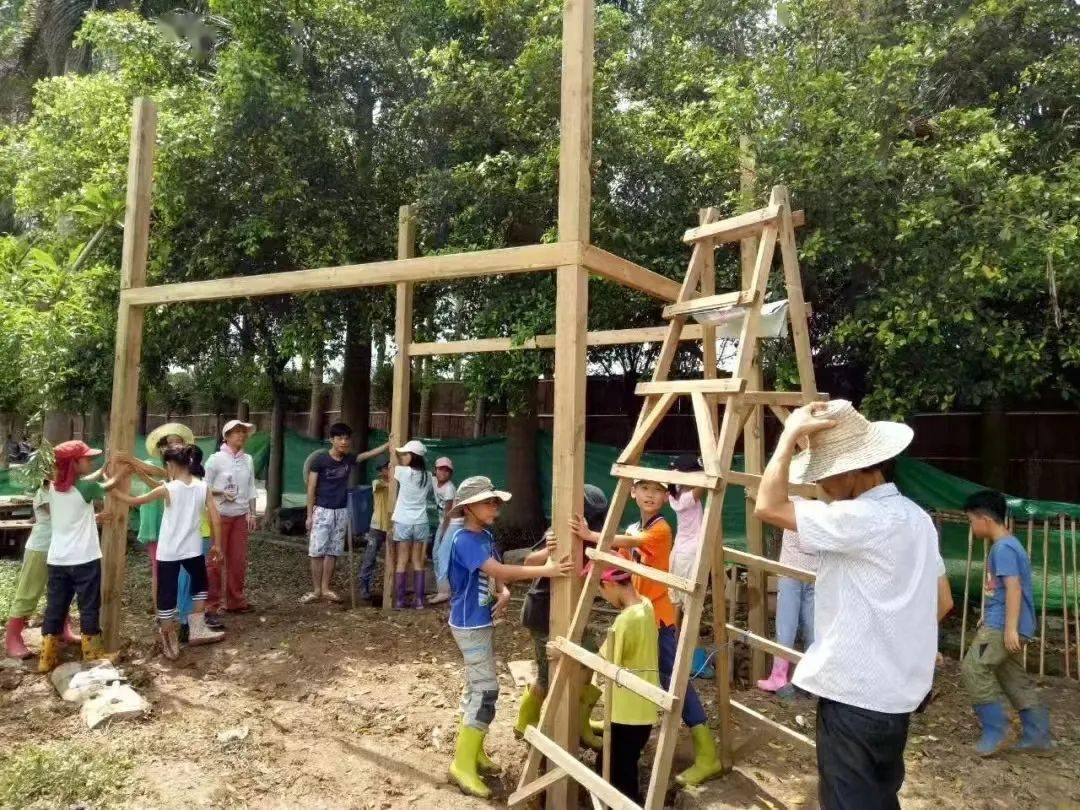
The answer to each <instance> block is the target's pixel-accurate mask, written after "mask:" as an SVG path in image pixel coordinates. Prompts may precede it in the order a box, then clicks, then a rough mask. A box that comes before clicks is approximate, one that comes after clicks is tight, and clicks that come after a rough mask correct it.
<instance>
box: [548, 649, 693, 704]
mask: <svg viewBox="0 0 1080 810" xmlns="http://www.w3.org/2000/svg"><path fill="white" fill-rule="evenodd" d="M549 644H550V645H551V646H552V647H554V648H555V649H556V650H558V651H559V652H560V653H562V654H563V655H568V656H570V657H571V658H573V659H574V660H575V661H577V662H578V663H579V664H582V665H583V666H586V667H588V668H589V669H591V670H592V671H593V672H596V673H599V674H600V675H602V676H603V677H605V678H607V679H608V680H609V681H611V682H612V683H614V684H615V685H616V686H622V687H625V688H626V689H629V690H630V691H631V692H633V693H635V694H637V695H640V696H641V697H643V698H645V699H646V700H647V701H649V702H650V703H655V704H656V705H657V706H659V707H660V708H661V709H663V710H664V711H666V712H670V711H671V710H672V708H673V707H674V706H675V704H676V703H677V702H678V700H679V699H678V697H677V696H675V695H673V694H671V693H670V692H668V691H667V690H666V689H661V688H660V687H659V686H656V685H654V684H651V683H649V682H648V681H647V680H645V679H644V678H642V677H641V676H640V675H636V674H635V673H633V672H631V671H630V670H628V669H625V668H623V667H620V666H616V665H615V664H613V663H611V662H610V661H607V660H605V659H603V658H601V657H600V656H599V655H597V654H596V653H591V652H589V651H588V650H586V649H585V648H583V647H581V646H579V645H577V644H574V643H573V642H572V641H569V640H568V639H565V638H563V637H562V636H557V637H556V638H554V639H552V640H551V641H550V642H549Z"/></svg>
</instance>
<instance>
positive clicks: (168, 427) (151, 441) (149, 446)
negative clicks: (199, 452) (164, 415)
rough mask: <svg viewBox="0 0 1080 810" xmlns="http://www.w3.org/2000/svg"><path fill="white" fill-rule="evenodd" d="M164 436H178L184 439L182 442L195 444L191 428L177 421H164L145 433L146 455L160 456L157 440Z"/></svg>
mask: <svg viewBox="0 0 1080 810" xmlns="http://www.w3.org/2000/svg"><path fill="white" fill-rule="evenodd" d="M166 436H179V437H180V438H181V439H183V440H184V444H195V434H194V433H192V432H191V428H189V427H188V426H187V425H181V424H180V423H179V422H166V423H165V424H164V425H161V426H159V427H156V428H154V429H153V430H151V431H150V433H149V435H147V437H146V453H147V455H151V456H160V455H161V451H159V450H158V442H160V441H161V440H162V439H164V438H165V437H166Z"/></svg>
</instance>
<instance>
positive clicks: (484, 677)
mask: <svg viewBox="0 0 1080 810" xmlns="http://www.w3.org/2000/svg"><path fill="white" fill-rule="evenodd" d="M508 500H510V493H509V492H500V491H499V490H496V489H494V488H493V487H492V485H491V481H490V480H489V479H488V478H485V477H484V476H482V475H478V476H474V477H472V478H466V479H465V480H464V481H462V482H461V486H460V487H459V488H458V490H457V495H456V497H455V498H454V506H453V509H452V511H451V516H452V517H462V518H464V525H463V527H462V528H461V529H459V530H458V531H457V532H456V533H455V534H454V536H453V538H452V539H451V540H450V542H451V547H450V555H449V564H448V566H447V574H448V578H449V580H450V632H451V633H452V634H453V636H454V641H456V642H457V645H458V648H459V649H460V650H461V654H462V656H463V657H464V659H465V695H464V696H463V697H462V718H461V731H460V732H459V734H458V739H457V749H456V751H455V753H454V761H453V762H451V763H450V778H451V779H453V780H454V782H456V783H457V785H458V787H460V788H461V790H462V792H464V793H466V794H468V795H470V796H476V797H478V798H481V799H486V798H488V797H490V796H491V790H490V789H489V788H488V786H487V785H486V784H484V781H483V780H482V779H481V778H480V771H497V770H498V766H496V765H495V763H493V762H492V761H491V760H489V759H488V758H487V756H486V755H485V754H484V737H485V735H486V734H487V730H488V726H489V725H490V724H491V721H492V720H493V719H494V718H495V702H496V701H497V700H498V698H499V680H498V677H497V676H496V673H495V649H494V646H493V640H494V627H493V625H494V619H495V616H497V615H499V614H500V613H502V612H504V611H505V610H506V606H507V604H509V601H510V591H509V589H508V588H507V587H506V586H507V583H509V582H513V581H514V580H519V579H535V578H537V577H565V576H567V575H568V574H569V573H570V560H569V559H564V560H562V561H560V562H556V561H554V560H548V561H547V563H545V564H544V565H532V566H529V565H504V564H503V563H502V562H501V561H500V560H499V554H498V551H497V550H496V549H495V541H494V537H493V536H492V534H491V525H492V524H493V523H494V522H495V520H496V519H497V518H498V517H499V510H500V509H501V508H502V505H503V503H505V502H506V501H508Z"/></svg>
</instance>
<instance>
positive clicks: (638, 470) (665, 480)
mask: <svg viewBox="0 0 1080 810" xmlns="http://www.w3.org/2000/svg"><path fill="white" fill-rule="evenodd" d="M611 474H612V475H613V476H615V477H616V478H629V479H630V480H632V481H655V482H657V483H658V484H682V485H683V486H686V487H704V488H705V489H716V486H717V484H718V483H719V481H720V479H719V478H718V477H717V476H715V475H709V474H708V473H704V472H680V471H679V470H663V469H660V468H658V467H632V466H630V465H629V464H613V465H612V466H611Z"/></svg>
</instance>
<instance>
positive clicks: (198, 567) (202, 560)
mask: <svg viewBox="0 0 1080 810" xmlns="http://www.w3.org/2000/svg"><path fill="white" fill-rule="evenodd" d="M157 565H158V586H157V605H156V607H157V617H158V621H171V620H175V619H176V617H177V616H178V615H179V611H177V609H176V601H177V594H178V592H179V590H180V569H181V568H183V569H184V570H185V571H187V573H188V576H189V577H191V601H192V602H205V601H206V587H207V584H208V582H209V580H208V579H207V576H206V557H205V556H204V555H202V554H200V555H199V556H198V557H188V558H186V559H183V560H158V564H157Z"/></svg>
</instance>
